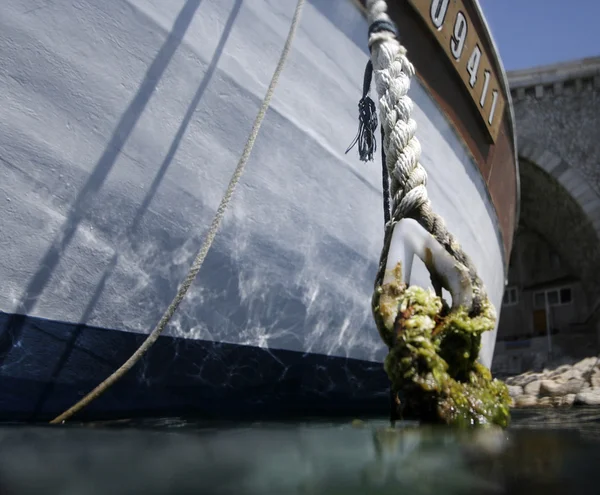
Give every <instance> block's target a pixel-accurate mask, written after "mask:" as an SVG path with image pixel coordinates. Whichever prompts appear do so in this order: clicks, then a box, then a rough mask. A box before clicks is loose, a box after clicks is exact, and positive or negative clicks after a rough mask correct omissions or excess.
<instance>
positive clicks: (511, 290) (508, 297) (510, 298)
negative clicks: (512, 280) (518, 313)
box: [502, 287, 519, 306]
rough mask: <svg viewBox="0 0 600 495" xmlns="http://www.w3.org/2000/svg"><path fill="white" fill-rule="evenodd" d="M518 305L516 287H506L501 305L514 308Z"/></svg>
mask: <svg viewBox="0 0 600 495" xmlns="http://www.w3.org/2000/svg"><path fill="white" fill-rule="evenodd" d="M518 303H519V291H518V290H517V288H516V287H507V288H506V289H505V291H504V299H502V304H503V305H504V306H514V305H516V304H518Z"/></svg>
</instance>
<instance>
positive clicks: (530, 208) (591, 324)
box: [494, 57, 600, 371]
mask: <svg viewBox="0 0 600 495" xmlns="http://www.w3.org/2000/svg"><path fill="white" fill-rule="evenodd" d="M508 79H509V83H510V86H511V94H512V97H513V104H514V111H515V119H516V129H517V143H518V152H519V161H520V179H521V218H520V222H519V230H520V232H521V233H526V232H530V233H533V234H535V235H537V236H538V237H539V238H540V241H539V242H537V241H536V243H535V244H537V245H540V246H542V245H544V244H545V245H546V246H547V247H548V252H549V253H550V252H555V253H557V254H558V256H559V257H560V265H561V266H560V269H557V270H556V273H548V270H546V269H543V270H542V269H541V268H539V269H537V268H536V270H535V271H532V270H527V269H526V270H523V269H522V268H523V267H521V270H520V273H517V272H518V270H517V269H516V265H517V264H518V263H515V255H516V254H517V253H519V252H520V251H523V252H524V251H526V250H527V249H525V248H526V246H521V248H523V249H520V247H519V239H520V237H521V238H523V239H525V238H526V237H528V236H524V235H521V236H519V235H518V236H517V237H516V241H515V245H514V248H513V258H512V259H511V268H510V269H509V277H508V278H509V284H510V286H513V287H515V286H517V287H518V288H519V291H523V290H524V291H525V292H521V293H520V296H522V298H521V299H519V301H520V302H519V305H518V306H515V307H512V308H510V309H508V308H507V311H506V312H505V311H504V310H503V311H502V312H501V314H500V328H499V334H498V336H499V339H502V338H503V336H504V337H510V336H515V335H518V334H523V333H524V332H525V333H526V334H527V333H531V330H530V327H531V326H532V325H531V321H530V320H531V319H532V318H533V316H532V308H531V307H530V306H531V305H530V304H529V305H528V304H526V302H527V297H528V296H527V294H526V292H527V290H528V289H527V287H528V286H532V285H535V284H539V283H542V284H544V283H549V284H550V283H552V281H553V279H554V280H557V279H561V277H565V276H566V277H568V278H570V281H571V285H572V287H574V290H575V289H576V288H577V287H579V285H578V284H579V283H580V286H581V287H582V291H581V292H582V293H581V294H580V295H579V296H577V299H576V300H574V302H575V303H576V304H577V307H574V308H573V311H572V315H573V317H572V319H573V322H565V325H562V326H563V327H564V329H563V328H561V329H560V332H561V333H565V334H566V335H565V336H563V338H565V337H567V336H568V335H570V334H571V333H581V332H582V331H585V332H587V333H588V335H589V339H591V341H593V343H594V345H597V344H598V342H599V339H600V321H599V317H600V57H596V58H592V59H584V60H579V61H574V62H570V63H564V64H557V65H553V66H546V67H538V68H534V69H527V70H522V71H514V72H509V73H508ZM529 237H531V236H529ZM528 243H529V244H531V242H530V241H528ZM540 261H541V258H540ZM538 264H539V263H538ZM532 267H533V265H532ZM526 268H527V267H526ZM551 271H552V270H551ZM526 272H527V273H526ZM540 277H541V278H540ZM538 279H539V280H538ZM542 279H544V280H542ZM529 298H530V299H531V297H529ZM519 315H522V321H518V320H519ZM581 322H585V325H584V326H585V328H584V326H582V325H581ZM571 323H573V325H571ZM519 325H521V326H522V328H516V326H519ZM533 337H535V336H533ZM577 338H579V337H577ZM586 338H587V337H586ZM510 346H512V347H514V345H513V344H510ZM510 346H509V347H510ZM516 347H518V345H517V346H516ZM542 347H544V346H542ZM502 349H503V346H502V345H500V346H497V353H496V356H495V357H494V361H496V359H497V357H499V358H500V359H499V360H498V365H500V364H501V363H505V365H504V366H506V367H507V368H513V367H515V366H516V367H518V365H517V363H519V362H521V361H522V362H523V363H525V362H527V361H528V359H529V358H530V357H531V356H529V355H526V354H527V352H529V354H531V355H532V356H533V357H535V360H536V362H537V361H539V362H542V361H547V360H548V359H550V358H551V356H548V355H547V351H545V350H544V349H543V348H540V350H539V352H537V351H536V352H533V348H531V349H528V350H526V349H523V350H522V351H518V350H517V349H512V350H510V352H508V351H509V349H508V348H507V349H506V352H505V353H504V354H505V355H504V356H502V354H503V351H502ZM519 353H521V354H523V355H522V356H521V357H522V358H523V359H521V358H520V357H518V356H520V354H519ZM499 354H500V355H499ZM515 355H516V356H517V357H515ZM528 356H529V357H528ZM526 358H527V359H526ZM530 360H531V359H529V361H530ZM501 367H503V366H501ZM521 371H524V369H522V370H521Z"/></svg>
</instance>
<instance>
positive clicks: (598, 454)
mask: <svg viewBox="0 0 600 495" xmlns="http://www.w3.org/2000/svg"><path fill="white" fill-rule="evenodd" d="M0 446H1V448H0V493H1V494H5V493H10V494H20V493H44V494H51V493H61V494H63V493H65V494H66V493H69V494H71V493H72V494H81V495H88V494H90V495H91V494H100V493H111V494H115V495H117V494H134V493H144V494H145V495H151V494H158V493H177V494H188V493H189V494H192V493H194V494H200V493H201V494H226V493H227V494H229V493H232V494H233V493H235V494H236V495H243V494H259V493H260V494H270V493H272V494H276V495H285V494H292V493H293V494H296V493H302V494H325V495H329V494H338V493H339V494H342V493H343V494H345V495H348V494H359V493H360V494H366V493H368V494H391V493H394V494H399V493H410V494H411V495H418V494H442V493H443V494H484V495H485V494H504V493H506V494H523V495H525V494H527V495H529V494H532V493H533V494H535V493H539V494H543V495H552V494H559V493H560V494H563V493H572V494H577V495H583V494H588V493H589V494H594V495H596V494H598V493H600V467H598V466H600V409H570V410H562V411H561V410H545V411H527V412H523V411H516V412H514V416H513V425H512V426H511V428H510V429H509V430H507V431H502V430H485V431H484V430H473V431H468V432H458V431H453V430H450V429H446V428H432V427H424V426H418V425H416V424H408V423H407V424H403V425H401V426H400V427H398V428H396V429H394V430H392V429H390V428H388V427H387V424H386V422H385V421H373V420H369V421H365V422H357V421H354V422H352V421H343V422H335V423H333V422H327V421H322V420H314V421H306V422H303V423H298V422H296V423H293V424H291V423H287V424H285V423H281V424H274V423H269V424H257V423H253V424H246V425H239V424H237V425H233V424H228V425H224V424H223V425H217V424H215V423H206V422H198V421H191V420H184V419H179V418H168V419H156V420H144V421H120V422H109V423H95V424H91V425H86V426H65V427H45V426H39V427H29V426H28V427H23V426H3V427H1V428H0Z"/></svg>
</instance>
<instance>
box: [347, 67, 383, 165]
mask: <svg viewBox="0 0 600 495" xmlns="http://www.w3.org/2000/svg"><path fill="white" fill-rule="evenodd" d="M372 77H373V65H372V63H371V61H370V60H369V62H368V63H367V67H366V68H365V79H364V83H363V97H362V98H361V100H360V101H359V102H358V133H357V134H356V137H355V138H354V140H353V141H352V143H351V144H350V146H348V149H347V150H346V153H348V152H349V151H350V150H351V149H352V148H354V146H355V145H356V144H357V143H358V155H359V157H360V159H361V161H363V162H368V161H372V160H373V154H374V153H375V151H376V150H377V140H376V139H375V131H376V130H377V123H378V122H377V109H376V108H375V103H374V102H373V100H372V99H371V98H370V97H369V90H370V88H371V79H372Z"/></svg>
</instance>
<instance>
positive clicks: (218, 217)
mask: <svg viewBox="0 0 600 495" xmlns="http://www.w3.org/2000/svg"><path fill="white" fill-rule="evenodd" d="M303 6H304V0H298V3H297V4H296V10H295V12H294V15H293V17H292V23H291V25H290V30H289V32H288V36H287V39H286V41H285V45H284V47H283V50H282V52H281V56H280V58H279V61H278V62H277V67H276V68H275V72H274V73H273V76H272V78H271V82H270V84H269V87H268V89H267V93H266V95H265V97H264V100H263V102H262V105H261V107H260V110H259V112H258V114H257V116H256V119H255V120H254V125H253V126H252V130H251V132H250V136H249V137H248V140H247V142H246V146H245V147H244V151H243V153H242V156H241V157H240V160H239V162H238V164H237V167H236V168H235V171H234V173H233V175H232V177H231V180H230V181H229V185H228V187H227V190H226V192H225V195H224V196H223V199H221V203H220V204H219V207H218V209H217V212H216V214H215V216H214V218H213V221H212V223H211V225H210V228H209V230H208V232H207V234H206V237H205V239H204V242H203V243H202V246H201V247H200V250H199V251H198V254H197V255H196V258H195V259H194V262H193V263H192V266H191V267H190V270H189V272H188V274H187V276H186V277H185V279H184V281H183V282H182V284H181V285H180V286H179V289H178V290H177V294H176V295H175V297H174V298H173V301H172V302H171V304H169V307H168V308H167V310H166V311H165V313H164V315H163V316H162V318H161V319H160V321H159V322H158V324H157V325H156V327H155V328H154V330H152V332H151V333H150V334H149V335H148V337H147V338H146V340H145V341H144V342H143V343H142V344H141V345H140V347H139V348H138V349H137V350H136V351H135V353H134V354H133V355H132V356H131V357H130V358H129V359H128V360H127V361H126V362H125V363H124V364H123V365H122V366H121V367H120V368H119V369H117V370H116V371H115V372H114V373H113V374H112V375H110V376H109V377H108V378H107V379H106V380H104V381H103V382H102V383H100V385H98V386H97V387H96V388H95V389H94V390H92V391H91V392H90V393H89V394H88V395H86V396H85V397H84V398H83V399H81V400H80V401H79V402H77V403H76V404H75V405H74V406H72V407H71V408H69V409H68V410H67V411H65V412H63V413H62V414H61V415H59V416H57V417H56V418H54V419H53V420H52V421H50V423H53V424H56V423H61V422H63V421H65V420H66V419H68V418H69V417H71V416H73V415H74V414H75V413H77V412H78V411H80V410H81V409H83V408H84V407H86V406H87V405H88V404H89V403H90V402H92V401H93V400H94V399H96V398H97V397H99V396H100V395H101V394H102V393H103V392H105V391H106V390H107V389H108V388H109V387H110V386H111V385H113V384H114V383H115V382H116V381H117V380H119V379H120V378H121V377H122V376H123V375H125V373H127V372H128V371H129V370H130V369H131V368H132V367H133V366H134V365H135V364H136V363H137V362H138V361H139V360H140V358H141V357H142V356H143V355H144V354H145V353H146V351H148V349H149V348H150V347H151V346H152V345H153V344H154V343H155V342H156V340H157V339H158V337H159V336H160V335H161V333H162V332H163V330H164V329H165V327H166V326H167V323H168V322H169V321H170V320H171V318H172V316H173V314H174V313H175V311H176V310H177V308H178V307H179V304H180V303H181V301H182V300H183V298H184V297H185V295H186V293H187V291H188V289H189V288H190V286H191V285H192V282H193V281H194V279H195V278H196V275H197V274H198V272H199V271H200V268H201V267H202V264H203V263H204V259H205V258H206V255H207V254H208V251H209V250H210V248H211V245H212V243H213V240H214V238H215V236H216V235H217V232H218V230H219V227H220V225H221V221H222V220H223V217H224V215H225V212H226V210H227V207H228V206H229V203H230V201H231V198H232V196H233V192H234V191H235V188H236V186H237V184H238V182H239V180H240V178H241V177H242V174H243V173H244V168H245V166H246V163H247V162H248V158H249V157H250V153H251V152H252V148H253V147H254V143H255V141H256V137H257V136H258V132H259V130H260V127H261V125H262V122H263V119H264V117H265V114H266V113H267V109H268V108H269V104H270V102H271V98H272V97H273V93H274V91H275V87H276V86H277V83H278V81H279V76H280V75H281V73H282V71H283V67H284V65H285V62H286V60H287V58H288V56H289V53H290V50H291V46H292V41H293V39H294V36H295V34H296V31H297V28H298V24H299V22H300V17H301V12H302V7H303Z"/></svg>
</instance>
